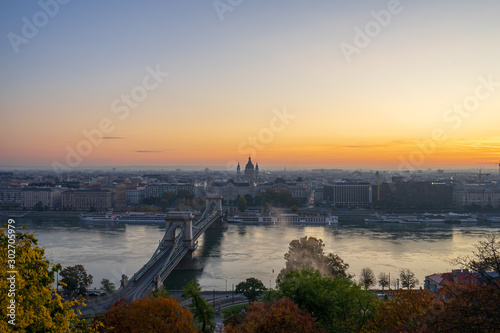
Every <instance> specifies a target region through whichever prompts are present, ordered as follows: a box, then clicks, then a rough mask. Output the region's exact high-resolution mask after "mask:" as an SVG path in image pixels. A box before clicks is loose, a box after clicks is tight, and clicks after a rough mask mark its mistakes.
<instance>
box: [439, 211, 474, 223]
mask: <svg viewBox="0 0 500 333" xmlns="http://www.w3.org/2000/svg"><path fill="white" fill-rule="evenodd" d="M444 222H445V223H477V222H478V219H477V215H475V214H458V213H453V212H449V213H448V214H447V215H445V221H444Z"/></svg>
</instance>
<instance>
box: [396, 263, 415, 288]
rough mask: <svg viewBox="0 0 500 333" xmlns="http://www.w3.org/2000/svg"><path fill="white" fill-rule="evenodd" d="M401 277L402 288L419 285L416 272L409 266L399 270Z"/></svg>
mask: <svg viewBox="0 0 500 333" xmlns="http://www.w3.org/2000/svg"><path fill="white" fill-rule="evenodd" d="M399 279H400V282H401V287H402V288H406V289H412V288H415V287H416V286H417V285H418V279H417V278H416V277H415V273H413V272H412V271H411V270H410V269H408V268H402V269H400V270H399Z"/></svg>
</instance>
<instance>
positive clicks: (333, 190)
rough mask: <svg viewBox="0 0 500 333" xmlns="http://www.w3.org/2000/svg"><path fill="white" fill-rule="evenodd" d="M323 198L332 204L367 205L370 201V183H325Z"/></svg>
mask: <svg viewBox="0 0 500 333" xmlns="http://www.w3.org/2000/svg"><path fill="white" fill-rule="evenodd" d="M323 200H326V202H327V203H329V204H334V205H345V206H362V205H369V204H371V203H372V185H370V184H368V183H335V184H326V185H324V186H323Z"/></svg>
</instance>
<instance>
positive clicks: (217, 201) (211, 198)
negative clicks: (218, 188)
mask: <svg viewBox="0 0 500 333" xmlns="http://www.w3.org/2000/svg"><path fill="white" fill-rule="evenodd" d="M213 205H215V210H216V211H218V212H222V195H220V194H207V197H206V209H207V211H210V208H211V206H213Z"/></svg>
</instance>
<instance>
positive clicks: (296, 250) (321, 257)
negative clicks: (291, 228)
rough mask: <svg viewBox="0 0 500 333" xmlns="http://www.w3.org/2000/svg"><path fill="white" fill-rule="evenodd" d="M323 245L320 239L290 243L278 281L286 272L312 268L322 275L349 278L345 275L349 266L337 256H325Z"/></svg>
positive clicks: (301, 239) (302, 239) (309, 238)
mask: <svg viewBox="0 0 500 333" xmlns="http://www.w3.org/2000/svg"><path fill="white" fill-rule="evenodd" d="M324 247H325V244H324V243H323V241H322V240H321V239H316V238H314V237H307V236H305V237H302V238H300V239H296V240H293V241H291V242H290V245H289V247H288V253H286V254H285V260H286V262H285V268H284V269H282V270H281V272H280V273H279V275H278V279H277V280H280V279H281V278H282V277H283V276H284V274H285V273H286V272H289V271H293V270H296V269H302V268H307V267H312V268H314V269H317V270H319V271H320V272H321V273H322V274H323V275H330V276H337V275H338V276H343V277H349V278H350V277H351V275H350V274H348V273H347V269H348V268H349V265H348V264H346V263H344V261H343V260H342V258H340V256H338V255H337V254H333V253H330V254H328V255H325V252H324V250H323V248H324Z"/></svg>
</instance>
